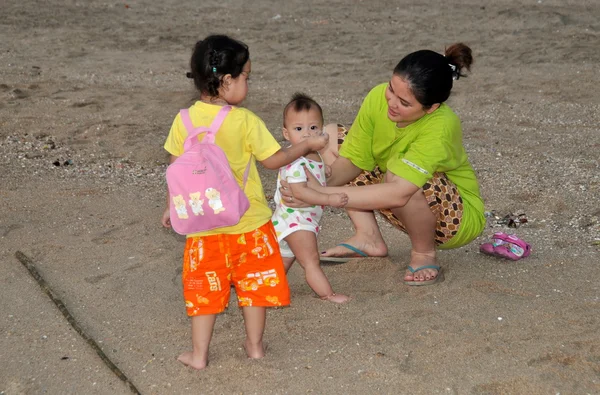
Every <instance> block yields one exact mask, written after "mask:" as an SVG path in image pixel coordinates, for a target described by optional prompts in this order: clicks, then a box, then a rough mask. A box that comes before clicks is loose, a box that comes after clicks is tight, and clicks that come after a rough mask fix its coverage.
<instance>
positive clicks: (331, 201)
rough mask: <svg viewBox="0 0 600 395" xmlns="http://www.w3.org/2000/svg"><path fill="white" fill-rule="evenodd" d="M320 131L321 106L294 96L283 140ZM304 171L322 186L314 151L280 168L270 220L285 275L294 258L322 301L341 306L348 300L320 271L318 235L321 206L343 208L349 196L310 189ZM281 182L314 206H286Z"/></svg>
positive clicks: (293, 141) (322, 165)
mask: <svg viewBox="0 0 600 395" xmlns="http://www.w3.org/2000/svg"><path fill="white" fill-rule="evenodd" d="M322 130H323V111H322V109H321V106H319V104H318V103H317V102H315V101H314V100H313V99H311V98H310V97H308V96H306V95H303V94H300V93H296V94H295V95H294V96H293V97H292V100H291V101H290V102H289V103H288V104H287V105H286V106H285V109H284V110H283V137H284V138H285V139H286V140H287V141H289V142H290V143H291V144H292V146H295V145H298V144H302V143H303V142H304V141H306V139H308V138H311V137H314V136H317V135H321V134H322ZM305 171H307V172H310V173H311V174H312V175H313V176H314V177H315V179H316V180H317V181H319V182H320V183H321V185H323V186H324V185H325V163H323V159H322V158H321V155H320V154H319V153H318V152H316V151H313V152H309V153H308V154H307V155H305V156H303V157H301V158H299V159H297V160H296V161H294V162H293V163H292V164H290V165H287V166H284V167H282V168H281V169H280V170H279V175H278V177H277V189H276V190H275V203H276V204H277V207H276V208H275V212H274V213H273V218H272V220H273V225H274V226H275V231H276V232H277V240H278V241H279V248H280V249H281V255H282V256H283V264H284V267H285V271H286V273H287V271H288V270H289V269H290V267H291V266H292V263H294V260H295V259H297V260H298V262H300V265H302V268H303V269H304V273H305V276H306V282H307V283H308V285H310V287H311V288H312V289H313V291H315V293H316V294H317V295H319V297H320V298H321V299H323V300H328V301H330V302H335V303H344V302H346V301H348V297H347V296H346V295H342V294H336V293H334V292H333V289H332V288H331V284H329V281H328V280H327V277H326V276H325V273H323V270H322V269H321V265H320V261H319V250H318V245H317V234H318V233H319V221H320V220H321V216H322V215H323V206H324V205H327V206H334V207H344V206H345V205H346V203H348V196H347V195H346V194H345V193H331V194H326V193H321V192H317V191H315V190H314V189H311V188H309V187H308V186H307V181H308V180H307V177H306V174H305ZM281 180H285V181H287V182H288V184H289V187H290V188H291V190H292V193H293V195H294V197H298V198H299V199H301V200H302V201H304V202H305V203H308V204H310V205H313V206H309V207H306V208H295V209H293V208H290V207H288V206H287V205H286V204H285V203H286V202H285V201H284V200H283V199H282V197H281V193H280V192H279V188H280V187H281ZM291 199H292V200H291V201H293V198H291ZM291 201H290V202H291Z"/></svg>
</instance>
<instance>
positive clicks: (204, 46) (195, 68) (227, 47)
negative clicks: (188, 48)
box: [187, 35, 250, 96]
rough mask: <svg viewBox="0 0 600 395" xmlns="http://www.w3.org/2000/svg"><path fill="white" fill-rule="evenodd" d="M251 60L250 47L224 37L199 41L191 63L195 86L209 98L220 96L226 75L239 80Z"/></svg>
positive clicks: (216, 36)
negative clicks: (220, 89) (222, 82)
mask: <svg viewBox="0 0 600 395" xmlns="http://www.w3.org/2000/svg"><path fill="white" fill-rule="evenodd" d="M248 59H250V51H248V46H247V45H246V44H244V43H242V42H240V41H237V40H234V39H233V38H231V37H228V36H224V35H212V36H208V37H206V38H205V39H204V40H201V41H198V42H197V43H196V46H195V47H194V53H193V54H192V59H191V61H190V67H191V69H192V71H191V73H187V76H188V77H189V78H193V79H194V85H195V86H196V88H197V89H198V90H199V91H200V92H201V93H205V94H207V95H209V96H219V87H220V86H221V81H222V78H223V76H224V75H226V74H231V77H233V78H237V77H238V76H239V75H240V74H241V73H242V70H243V68H244V65H245V64H246V62H247V61H248Z"/></svg>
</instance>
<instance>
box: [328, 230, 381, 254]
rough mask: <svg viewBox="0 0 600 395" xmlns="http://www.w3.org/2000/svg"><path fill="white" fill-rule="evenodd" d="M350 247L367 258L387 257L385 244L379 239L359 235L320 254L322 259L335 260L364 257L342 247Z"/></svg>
mask: <svg viewBox="0 0 600 395" xmlns="http://www.w3.org/2000/svg"><path fill="white" fill-rule="evenodd" d="M344 244H347V245H348V246H352V247H354V248H355V249H357V250H359V251H361V252H362V253H364V254H365V255H366V256H367V257H384V256H387V253H388V250H387V246H386V245H385V242H384V241H383V240H381V239H367V238H366V237H364V236H361V235H354V236H352V237H351V238H350V239H348V240H347V241H345V242H344V243H341V244H339V245H337V246H335V247H331V248H330V249H328V250H327V251H323V252H322V253H321V256H322V257H335V258H360V257H365V256H364V255H361V254H360V253H358V252H356V251H354V250H352V249H350V248H348V247H346V246H344Z"/></svg>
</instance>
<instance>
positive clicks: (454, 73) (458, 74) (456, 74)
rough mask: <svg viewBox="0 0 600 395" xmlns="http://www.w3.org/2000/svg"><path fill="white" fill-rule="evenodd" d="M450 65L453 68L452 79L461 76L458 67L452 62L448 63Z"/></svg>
mask: <svg viewBox="0 0 600 395" xmlns="http://www.w3.org/2000/svg"><path fill="white" fill-rule="evenodd" d="M448 66H450V68H451V69H452V79H453V80H457V79H459V78H460V72H459V71H458V67H456V65H454V64H452V63H448Z"/></svg>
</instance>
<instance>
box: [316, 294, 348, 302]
mask: <svg viewBox="0 0 600 395" xmlns="http://www.w3.org/2000/svg"><path fill="white" fill-rule="evenodd" d="M321 299H322V300H326V301H328V302H333V303H346V302H347V301H349V300H350V297H349V296H346V295H342V294H336V293H333V294H331V295H328V296H321Z"/></svg>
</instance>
